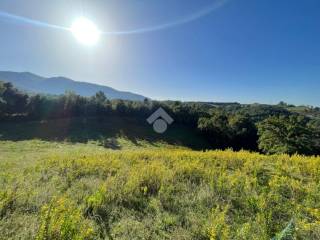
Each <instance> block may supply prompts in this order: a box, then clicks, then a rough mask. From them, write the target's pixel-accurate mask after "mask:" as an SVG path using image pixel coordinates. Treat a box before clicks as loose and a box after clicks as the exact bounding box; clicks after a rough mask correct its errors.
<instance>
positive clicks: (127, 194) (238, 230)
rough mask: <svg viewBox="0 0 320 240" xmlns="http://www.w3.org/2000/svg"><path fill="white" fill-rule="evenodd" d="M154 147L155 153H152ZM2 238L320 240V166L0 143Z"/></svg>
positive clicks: (308, 161) (305, 161) (310, 161)
mask: <svg viewBox="0 0 320 240" xmlns="http://www.w3.org/2000/svg"><path fill="white" fill-rule="evenodd" d="M150 147H151V146H150ZM0 153H1V154H0V232H1V234H0V239H34V238H37V239H199V240H202V239H225V240H226V239H243V240H244V239H262V240H263V239H271V237H274V236H275V235H276V234H277V233H279V232H280V231H281V230H283V229H284V228H285V227H286V226H287V224H288V222H290V221H291V219H293V221H294V223H295V226H296V228H295V229H294V233H293V234H294V237H295V238H296V239H319V238H320V211H319V208H320V188H319V182H320V174H319V173H320V158H317V157H302V156H292V157H289V156H287V155H279V156H264V155H260V154H257V153H249V152H245V151H242V152H232V151H208V152H199V151H191V150H187V149H175V148H174V147H171V149H168V148H165V147H162V148H152V149H142V148H137V147H136V148H132V147H131V146H130V147H129V148H128V149H126V150H122V151H113V150H106V149H105V148H104V147H102V146H98V145H97V144H91V143H88V144H81V143H77V144H71V143H62V142H43V141H38V140H33V141H22V142H12V141H2V142H0Z"/></svg>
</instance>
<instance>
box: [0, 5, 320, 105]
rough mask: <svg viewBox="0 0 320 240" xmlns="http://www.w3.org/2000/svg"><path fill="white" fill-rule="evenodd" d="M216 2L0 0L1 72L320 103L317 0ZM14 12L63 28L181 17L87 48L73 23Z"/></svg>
mask: <svg viewBox="0 0 320 240" xmlns="http://www.w3.org/2000/svg"><path fill="white" fill-rule="evenodd" d="M219 1H220V0H219ZM219 3H220V2H217V0H121V1H120V0H55V1H43V0H28V1H26V0H1V1H0V70H12V71H29V72H33V73H36V74H39V75H43V76H47V77H49V76H50V77H51V76H66V77H69V78H72V79H74V80H78V81H87V82H93V83H99V84H103V85H107V86H111V87H114V88H116V89H119V90H128V91H131V92H136V93H140V94H143V95H145V96H148V97H151V98H153V99H172V100H197V101H238V102H241V103H253V102H260V103H278V102H279V101H281V100H283V101H286V102H289V103H294V104H310V105H317V106H320V94H319V92H320V1H319V0H228V1H226V2H225V3H223V4H219ZM212 6H214V7H212ZM210 8H212V9H211V10H212V11H209V10H210ZM208 9H209V10H208ZM8 13H9V14H13V15H15V16H22V17H24V18H28V19H33V20H37V21H40V22H46V23H50V24H54V25H58V26H63V27H70V26H71V24H72V22H73V20H74V19H76V18H77V17H80V16H86V17H87V18H89V19H91V20H92V21H93V22H95V23H96V24H97V26H98V27H99V29H100V30H102V31H105V32H121V31H131V30H136V29H144V28H153V27H154V26H159V25H163V24H164V25H165V26H167V24H169V25H170V23H182V22H185V23H184V24H175V25H174V26H172V27H171V28H166V29H161V30H160V29H158V30H157V29H155V31H152V32H141V33H135V34H125V35H117V34H112V33H111V34H105V35H103V36H102V38H101V39H100V41H99V42H98V44H96V45H95V46H90V47H88V46H84V45H81V44H79V43H78V42H77V41H76V40H75V39H74V37H73V35H72V34H71V33H70V32H68V31H63V30H59V29H54V28H50V27H40V26H39V24H32V22H31V21H26V20H23V19H19V18H14V17H8V16H7V15H6V14H8ZM207 13H209V14H207ZM197 17H198V18H197ZM187 20H189V21H188V22H187Z"/></svg>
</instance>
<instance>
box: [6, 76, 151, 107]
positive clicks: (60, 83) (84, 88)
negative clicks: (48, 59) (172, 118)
mask: <svg viewBox="0 0 320 240" xmlns="http://www.w3.org/2000/svg"><path fill="white" fill-rule="evenodd" d="M0 81H5V82H11V83H12V84H13V85H15V86H16V87H17V88H19V89H20V90H24V91H27V92H31V93H43V94H54V95H59V94H63V93H65V92H66V91H72V92H75V93H77V94H79V95H82V96H93V95H94V94H96V93H97V92H99V91H102V92H104V93H105V95H106V96H107V97H108V98H109V99H123V100H133V101H143V100H144V99H145V97H144V96H141V95H138V94H135V93H131V92H122V91H118V90H115V89H113V88H111V87H107V86H102V85H97V84H92V83H88V82H77V81H74V80H72V79H68V78H65V77H52V78H44V77H41V76H38V75H35V74H33V73H29V72H21V73H18V72H7V71H0Z"/></svg>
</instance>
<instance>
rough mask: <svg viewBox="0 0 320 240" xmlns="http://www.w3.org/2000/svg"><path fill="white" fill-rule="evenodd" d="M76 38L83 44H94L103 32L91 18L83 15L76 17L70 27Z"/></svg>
mask: <svg viewBox="0 0 320 240" xmlns="http://www.w3.org/2000/svg"><path fill="white" fill-rule="evenodd" d="M70 30H71V32H72V33H73V35H74V36H75V38H76V39H77V40H78V41H79V42H80V43H82V44H85V45H94V44H96V43H97V42H98V41H99V39H100V34H101V32H100V31H99V29H98V27H97V26H96V25H95V24H94V23H93V22H92V21H91V20H89V19H87V18H84V17H81V18H78V19H76V20H75V21H74V22H73V23H72V26H71V28H70Z"/></svg>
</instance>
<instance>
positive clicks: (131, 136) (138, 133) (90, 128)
mask: <svg viewBox="0 0 320 240" xmlns="http://www.w3.org/2000/svg"><path fill="white" fill-rule="evenodd" d="M32 139H40V140H44V141H58V142H61V141H67V142H71V143H88V142H93V141H94V142H97V143H98V144H100V145H102V146H105V147H106V148H112V149H121V148H122V146H121V141H120V142H119V139H126V140H127V141H126V142H127V143H128V142H130V143H131V144H132V145H135V146H141V147H142V146H143V144H141V143H143V142H144V143H146V144H147V145H150V146H152V145H157V144H158V143H159V142H162V143H163V144H169V145H176V146H184V147H188V148H192V149H197V150H199V149H208V148H210V145H209V144H208V142H207V141H206V139H205V138H204V137H203V136H202V135H201V134H200V133H199V132H197V130H195V129H192V128H190V127H187V126H185V125H181V124H177V123H174V124H173V125H171V126H169V128H168V130H167V131H166V132H165V133H164V134H157V133H155V132H154V131H153V129H152V126H151V125H149V124H148V123H147V122H146V121H145V120H137V119H132V118H124V117H110V118H66V119H55V120H48V121H41V122H16V123H13V122H10V123H0V140H10V141H21V140H32Z"/></svg>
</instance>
